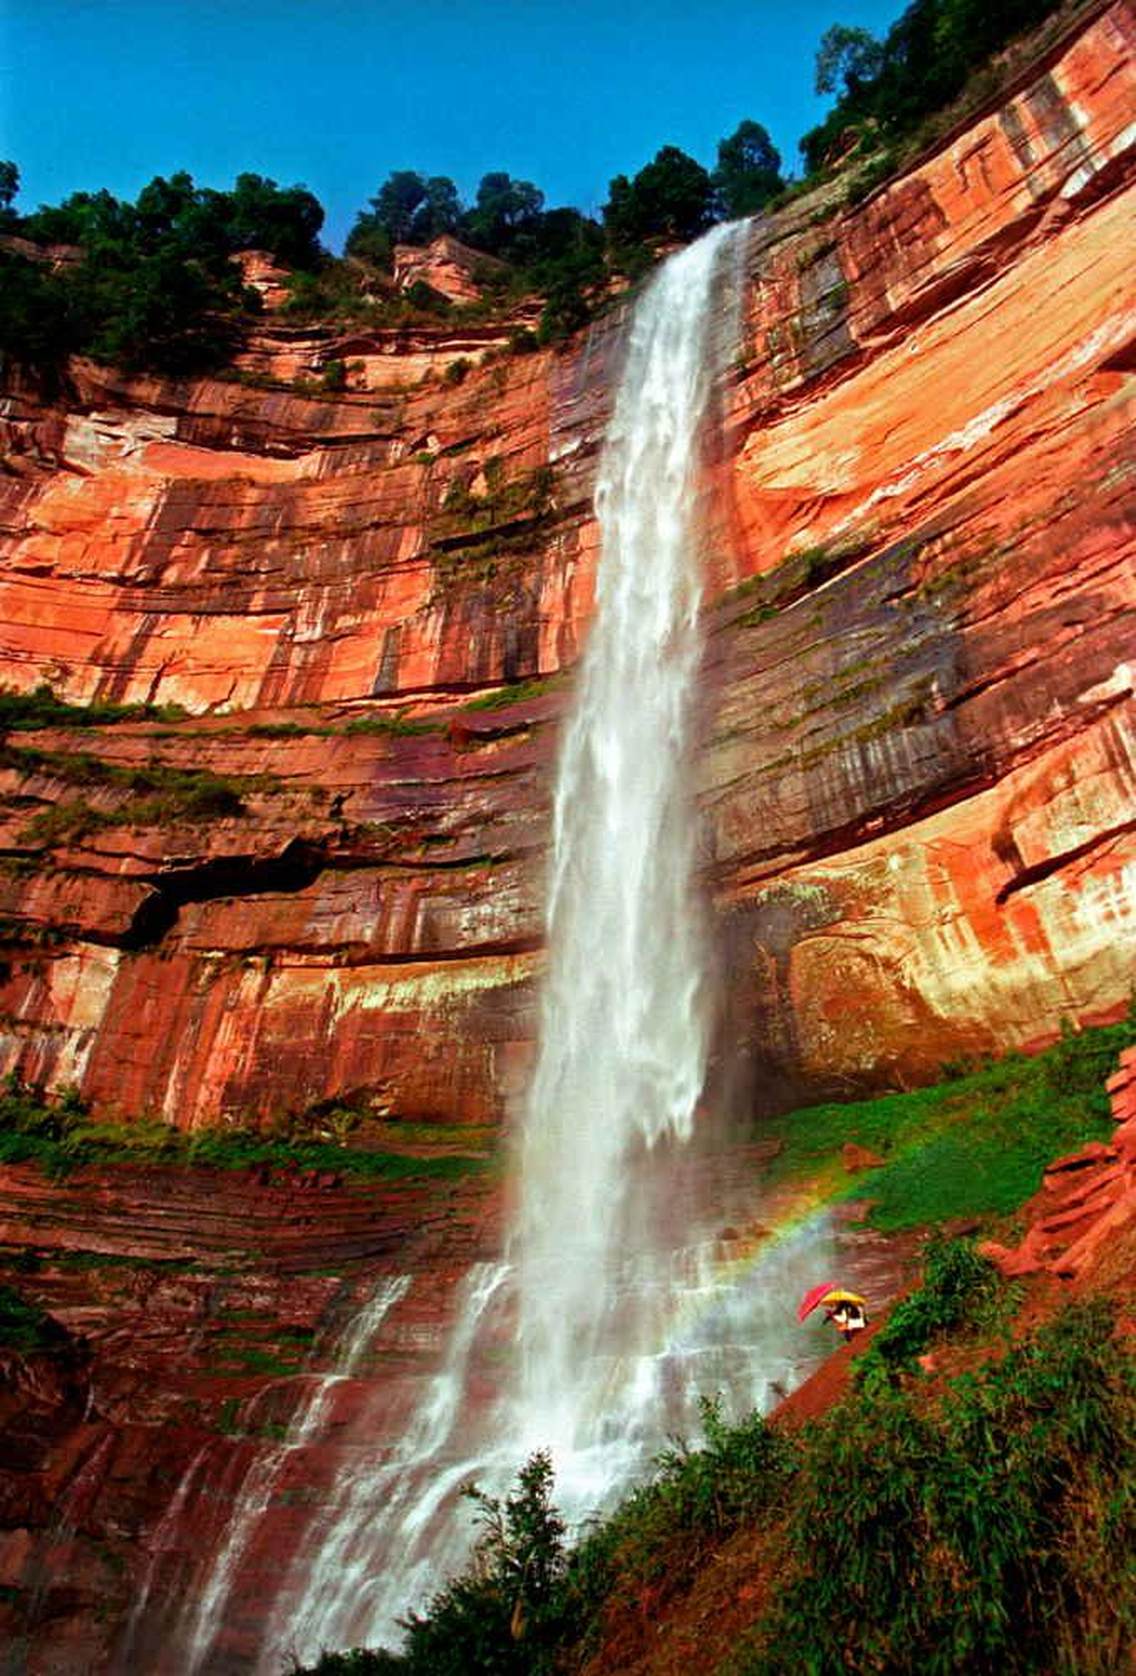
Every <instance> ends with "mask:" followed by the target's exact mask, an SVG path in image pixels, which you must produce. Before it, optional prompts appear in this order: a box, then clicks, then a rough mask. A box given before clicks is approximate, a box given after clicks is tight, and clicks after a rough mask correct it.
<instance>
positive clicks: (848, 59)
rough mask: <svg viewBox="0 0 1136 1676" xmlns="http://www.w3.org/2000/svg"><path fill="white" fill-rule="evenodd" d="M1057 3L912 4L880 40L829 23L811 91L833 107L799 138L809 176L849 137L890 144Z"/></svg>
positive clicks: (968, 0) (980, 0)
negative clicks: (830, 96) (831, 98)
mask: <svg viewBox="0 0 1136 1676" xmlns="http://www.w3.org/2000/svg"><path fill="white" fill-rule="evenodd" d="M1059 4H1060V0H913V4H911V5H909V6H908V7H907V9H906V11H904V12H903V13H902V15H901V16H900V17H899V18H898V19H897V20H896V22H895V23H894V24H893V25H892V26H891V28H890V29H889V30H888V33H887V35H886V36H885V37H884V39H883V40H882V41H877V40H875V39H874V38H873V37H872V36H871V35H870V34H869V33H868V31H867V30H866V29H861V28H850V27H848V26H847V25H844V24H834V25H833V26H832V27H831V28H830V29H828V30H827V31H826V32H825V34H824V36H823V37H822V39H821V42H820V47H819V49H818V52H817V61H816V90H817V92H818V93H837V94H838V98H837V102H836V105H835V107H834V108H833V110H832V111H830V113H829V114H828V116H827V117H826V118H825V119H824V121H823V122H822V123H820V124H819V125H818V126H817V127H816V128H813V129H810V131H809V132H808V133H807V134H805V136H804V138H803V139H802V140H801V142H800V144H801V151H802V153H803V155H804V159H805V164H806V167H807V169H808V171H809V173H810V174H816V173H818V172H819V171H820V170H821V169H822V168H823V167H824V166H825V164H826V162H827V161H828V160H829V159H830V158H831V157H832V156H833V155H835V154H838V153H840V152H842V151H844V150H846V149H847V147H848V144H849V141H850V139H854V138H858V139H859V140H860V141H861V142H866V143H867V144H868V145H869V146H878V145H881V144H885V143H886V144H893V143H894V142H895V141H897V140H899V139H902V138H904V137H906V136H908V135H910V134H912V133H914V132H915V131H916V130H917V129H918V127H919V126H920V124H921V123H922V122H923V121H924V120H925V119H926V118H927V117H928V116H930V115H931V114H932V113H933V112H935V111H938V110H941V109H942V108H943V106H944V105H946V104H947V103H948V102H949V101H950V100H952V99H954V98H955V97H956V96H957V95H958V94H959V93H961V92H962V90H963V88H964V86H965V85H966V82H967V78H968V77H969V76H970V75H971V73H972V72H973V71H974V70H975V69H976V68H977V67H978V66H979V65H980V64H982V63H983V61H984V60H986V59H989V58H990V57H991V56H992V55H993V54H994V53H996V52H999V51H1000V50H1001V49H1002V48H1003V47H1004V46H1005V45H1006V44H1007V42H1009V41H1010V40H1011V39H1012V38H1013V37H1014V36H1015V35H1017V34H1020V33H1021V32H1023V31H1024V30H1027V29H1030V28H1032V27H1034V26H1035V25H1036V24H1038V23H1041V22H1042V21H1043V20H1044V19H1045V18H1047V17H1048V16H1049V15H1050V13H1051V12H1054V11H1056V10H1057V8H1058V6H1059Z"/></svg>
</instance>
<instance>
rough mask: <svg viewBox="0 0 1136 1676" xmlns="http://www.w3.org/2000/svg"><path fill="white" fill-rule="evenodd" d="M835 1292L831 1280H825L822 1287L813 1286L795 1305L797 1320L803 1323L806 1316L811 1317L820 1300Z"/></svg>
mask: <svg viewBox="0 0 1136 1676" xmlns="http://www.w3.org/2000/svg"><path fill="white" fill-rule="evenodd" d="M832 1291H835V1287H834V1286H833V1284H832V1281H831V1280H826V1281H825V1283H824V1285H823V1286H813V1287H811V1288H810V1289H809V1291H807V1292H806V1293H805V1295H804V1297H803V1298H802V1299H801V1301H800V1303H799V1304H798V1305H797V1320H798V1321H803V1320H804V1319H805V1316H806V1315H811V1314H812V1312H813V1310H814V1309H815V1308H816V1306H817V1305H818V1304H819V1303H820V1301H821V1299H822V1298H826V1297H827V1296H828V1294H829V1293H830V1292H832Z"/></svg>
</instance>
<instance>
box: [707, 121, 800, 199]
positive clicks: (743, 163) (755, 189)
mask: <svg viewBox="0 0 1136 1676" xmlns="http://www.w3.org/2000/svg"><path fill="white" fill-rule="evenodd" d="M784 184H785V183H784V181H783V180H782V179H781V153H780V152H779V151H778V150H777V147H776V146H775V145H774V144H773V141H772V140H771V139H770V137H769V130H768V129H767V128H765V127H763V126H762V124H761V123H760V122H752V121H750V120H749V119H747V120H746V121H745V122H739V123H738V126H737V127H736V128H735V129H734V132H733V133H732V134H731V135H730V136H729V138H728V139H725V140H719V141H718V167H717V168H716V169H715V170H714V174H713V185H714V191H715V193H716V195H717V200H718V206H719V208H720V210H721V213H722V214H723V215H724V216H725V217H726V218H727V219H728V220H733V219H734V218H735V217H737V216H742V215H756V213H757V211H758V210H760V209H763V208H764V206H765V205H766V204H767V203H768V202H769V200H770V198H772V197H775V196H776V194H777V193H778V192H780V191H781V189H782V187H783V186H784Z"/></svg>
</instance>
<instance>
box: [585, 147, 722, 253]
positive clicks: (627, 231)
mask: <svg viewBox="0 0 1136 1676" xmlns="http://www.w3.org/2000/svg"><path fill="white" fill-rule="evenodd" d="M714 215H715V204H714V186H713V183H712V181H711V179H710V176H709V174H708V173H707V172H706V170H705V169H704V168H703V167H702V165H701V163H698V162H696V161H695V159H694V158H693V157H689V156H688V155H687V153H686V152H685V151H680V150H679V148H678V146H673V145H665V146H663V148H662V149H661V151H658V152H656V154H655V156H654V157H653V158H652V160H651V162H650V163H647V164H646V165H645V166H644V167H643V168H642V169H640V170H639V173H638V174H637V175H635V176H634V177H633V178H632V179H630V180H629V179H628V178H627V176H626V175H616V177H615V179H614V180H613V181H612V182H611V185H610V186H609V188H608V201H607V203H606V204H605V205H604V210H603V218H604V226H605V227H606V229H607V234H608V242H609V245H610V246H611V248H612V249H613V251H616V252H619V251H621V250H624V249H626V247H628V246H633V245H639V244H641V243H642V242H643V240H645V239H653V238H657V239H684V240H685V239H693V238H697V237H698V235H699V233H704V232H705V231H706V229H707V227H709V226H710V224H711V222H712V221H713V220H714Z"/></svg>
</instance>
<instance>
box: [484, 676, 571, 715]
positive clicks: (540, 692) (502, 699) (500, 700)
mask: <svg viewBox="0 0 1136 1676" xmlns="http://www.w3.org/2000/svg"><path fill="white" fill-rule="evenodd" d="M562 680H563V676H562V675H560V674H556V675H537V676H534V677H533V678H532V680H530V681H510V682H509V683H508V684H507V685H506V686H504V687H498V688H496V690H495V691H493V692H491V693H482V694H481V696H480V697H479V698H471V699H470V700H469V702H468V703H467V704H463V705H462V709H463V710H504V709H506V708H507V706H509V705H510V704H523V703H525V702H526V701H527V700H528V699H530V698H543V696H544V694H545V693H547V692H553V691H555V689H556V687H557V686H558V685H559V684H560V682H561V681H562Z"/></svg>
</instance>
